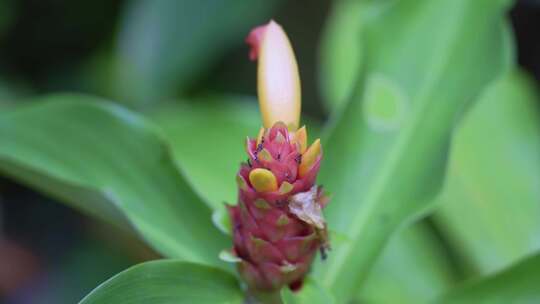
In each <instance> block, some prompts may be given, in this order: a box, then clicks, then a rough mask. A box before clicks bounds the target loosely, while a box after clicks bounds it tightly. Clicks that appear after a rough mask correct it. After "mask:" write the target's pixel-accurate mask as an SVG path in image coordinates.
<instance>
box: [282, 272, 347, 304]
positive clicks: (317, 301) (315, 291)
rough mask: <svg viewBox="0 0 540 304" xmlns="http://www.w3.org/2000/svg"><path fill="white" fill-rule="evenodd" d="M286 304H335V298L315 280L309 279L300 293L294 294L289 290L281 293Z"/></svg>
mask: <svg viewBox="0 0 540 304" xmlns="http://www.w3.org/2000/svg"><path fill="white" fill-rule="evenodd" d="M281 296H282V298H283V303H284V304H334V303H336V301H335V299H334V296H333V295H332V294H331V293H330V292H329V291H328V290H325V288H323V287H322V286H320V285H319V284H318V283H317V282H316V281H315V280H313V279H311V278H307V279H306V281H305V282H304V286H303V287H302V289H301V290H300V291H299V292H296V293H293V292H292V291H290V289H288V288H283V290H282V291H281Z"/></svg>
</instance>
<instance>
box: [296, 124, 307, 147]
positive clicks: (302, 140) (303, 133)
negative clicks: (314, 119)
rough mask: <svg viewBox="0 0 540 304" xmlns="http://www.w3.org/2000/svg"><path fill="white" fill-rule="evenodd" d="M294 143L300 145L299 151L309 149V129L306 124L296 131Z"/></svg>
mask: <svg viewBox="0 0 540 304" xmlns="http://www.w3.org/2000/svg"><path fill="white" fill-rule="evenodd" d="M293 142H294V143H296V144H297V145H298V147H299V152H300V153H301V154H303V153H304V152H306V149H307V130H306V126H303V127H301V128H300V129H298V130H297V131H296V132H295V133H294V140H293Z"/></svg>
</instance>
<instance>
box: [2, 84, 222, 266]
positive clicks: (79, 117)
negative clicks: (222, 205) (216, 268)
mask: <svg viewBox="0 0 540 304" xmlns="http://www.w3.org/2000/svg"><path fill="white" fill-rule="evenodd" d="M0 138H2V145H0V171H1V172H2V173H3V174H7V175H9V176H13V177H15V178H16V179H18V180H20V181H22V182H24V183H27V184H29V185H30V186H32V187H35V188H37V189H39V190H42V191H43V192H46V193H49V194H52V195H54V196H57V197H59V198H61V199H62V200H65V201H66V202H69V203H71V204H73V205H74V206H75V207H80V208H81V209H83V210H85V211H90V212H92V213H95V214H101V213H104V214H107V215H110V214H114V215H118V214H119V213H118V212H116V213H114V212H112V210H114V208H111V206H114V207H115V208H117V209H118V210H119V211H121V213H122V214H123V215H124V216H125V217H126V218H127V220H128V221H129V222H130V223H131V224H132V225H133V226H134V228H136V230H137V231H138V232H139V233H140V234H141V235H142V236H143V238H144V239H145V240H146V241H147V242H148V243H149V244H150V245H152V246H153V247H154V248H155V249H156V250H158V251H159V252H161V253H162V254H163V255H165V256H168V257H178V258H183V259H186V260H190V261H197V262H201V263H211V264H219V265H221V262H219V259H218V253H219V251H220V250H221V249H223V248H226V247H228V246H229V245H228V241H227V239H226V238H225V237H224V236H223V235H221V234H220V233H219V231H218V230H217V229H215V228H214V227H213V225H212V222H211V211H210V209H209V208H208V207H207V206H206V205H205V204H204V203H203V202H202V201H201V200H200V199H199V197H198V196H197V195H196V194H195V193H194V192H193V190H191V188H190V186H189V185H188V183H186V181H185V180H184V178H183V177H182V176H181V175H180V174H179V172H178V170H177V167H176V166H175V165H174V163H173V161H172V160H171V157H170V155H169V150H168V147H167V146H166V145H165V144H164V141H163V139H162V138H161V137H160V136H159V134H158V132H157V129H156V128H155V127H154V126H153V125H151V124H149V123H148V122H146V121H145V120H144V119H142V118H141V117H139V116H137V115H135V114H133V113H131V112H129V111H127V110H125V109H123V108H121V107H118V106H116V105H114V104H111V103H108V102H105V101H103V100H100V99H97V98H92V97H87V96H80V95H67V94H66V95H52V96H48V97H44V98H39V99H37V100H35V103H33V104H30V105H25V106H21V107H16V108H13V109H12V110H8V111H4V112H2V113H0ZM106 203H108V204H106ZM107 217H108V218H109V219H113V218H114V216H107Z"/></svg>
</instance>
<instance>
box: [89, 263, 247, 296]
mask: <svg viewBox="0 0 540 304" xmlns="http://www.w3.org/2000/svg"><path fill="white" fill-rule="evenodd" d="M79 303H80V304H109V303H115V304H138V303H140V304H147V303H152V304H169V303H170V304H173V303H174V304H181V303H186V304H188V303H189V304H192V303H201V304H203V303H216V304H217V303H223V304H225V303H227V304H233V303H238V304H241V303H243V296H242V292H241V290H240V287H239V285H238V281H237V280H236V279H235V278H234V276H232V275H231V274H228V273H226V272H224V271H222V270H219V269H216V268H212V267H208V266H203V265H197V264H193V263H187V262H181V261H175V260H158V261H152V262H146V263H143V264H139V265H137V266H134V267H131V268H129V269H128V270H125V271H123V272H121V273H119V274H117V275H116V276H114V277H112V278H111V279H109V280H108V281H106V282H105V283H103V284H101V285H100V286H98V287H97V288H96V289H95V290H94V291H92V292H91V293H90V294H89V295H88V296H86V297H85V298H84V299H82V301H81V302H79Z"/></svg>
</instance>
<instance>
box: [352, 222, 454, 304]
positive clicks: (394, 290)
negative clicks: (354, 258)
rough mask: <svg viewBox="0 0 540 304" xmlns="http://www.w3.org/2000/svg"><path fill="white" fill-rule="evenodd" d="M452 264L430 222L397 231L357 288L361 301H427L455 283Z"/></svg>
mask: <svg viewBox="0 0 540 304" xmlns="http://www.w3.org/2000/svg"><path fill="white" fill-rule="evenodd" d="M453 281H454V278H453V275H452V269H451V265H450V264H449V263H448V261H447V260H446V259H445V254H444V252H443V248H442V247H441V246H440V245H439V244H438V243H437V241H436V240H435V238H434V236H433V235H432V234H431V232H430V231H429V229H427V226H426V225H425V224H423V223H421V222H420V223H416V224H413V225H411V226H409V227H406V228H405V229H403V230H401V231H399V232H397V233H396V234H395V235H394V236H393V237H392V239H391V240H390V241H389V243H388V245H387V247H386V248H385V249H384V251H383V252H382V254H381V255H380V256H379V258H378V259H377V261H376V263H375V265H374V266H373V268H372V270H371V271H370V272H369V274H368V276H367V278H366V281H365V283H364V285H363V286H362V287H361V288H360V290H359V291H358V292H357V296H356V299H357V300H358V302H359V303H411V304H412V303H427V302H429V301H430V300H432V299H434V298H436V297H437V296H439V295H441V294H443V293H445V292H446V291H447V290H449V289H450V287H451V286H452V285H453Z"/></svg>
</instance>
